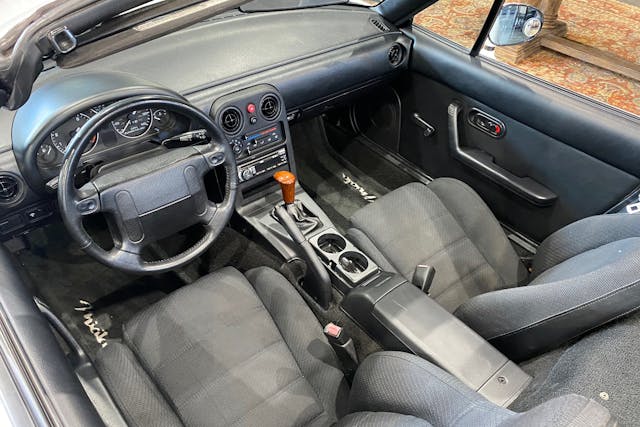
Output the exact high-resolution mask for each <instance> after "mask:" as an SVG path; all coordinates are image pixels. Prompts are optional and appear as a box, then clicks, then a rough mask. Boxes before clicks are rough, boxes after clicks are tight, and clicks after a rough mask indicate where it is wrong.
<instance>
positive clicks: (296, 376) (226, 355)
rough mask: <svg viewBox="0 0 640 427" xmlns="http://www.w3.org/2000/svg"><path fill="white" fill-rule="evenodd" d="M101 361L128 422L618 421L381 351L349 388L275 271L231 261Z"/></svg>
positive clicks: (162, 306) (574, 400) (594, 408)
mask: <svg viewBox="0 0 640 427" xmlns="http://www.w3.org/2000/svg"><path fill="white" fill-rule="evenodd" d="M96 367H97V368H98V371H99V372H100V374H101V377H102V378H103V381H104V383H105V384H106V386H107V388H108V389H109V390H110V392H111V394H112V395H113V398H114V401H115V402H116V404H117V405H118V407H119V408H120V410H121V412H122V414H123V416H124V418H125V419H126V421H127V423H128V424H130V425H133V426H179V425H188V426H256V425H259V426H261V427H268V426H302V425H306V426H328V425H335V424H336V423H337V425H339V426H356V425H357V426H376V425H377V426H383V425H384V426H428V425H438V426H444V425H456V426H467V425H469V426H471V425H473V426H476V425H496V426H497V425H501V426H510V425H523V424H524V425H554V426H561V425H578V424H579V425H593V426H604V425H612V423H613V421H612V418H611V416H610V415H609V412H608V411H607V410H606V409H605V408H603V407H602V406H600V405H599V404H597V403H596V402H594V401H592V400H589V399H586V398H584V397H581V396H577V395H568V396H563V397H560V398H556V399H554V400H551V401H549V402H547V403H544V404H542V405H540V406H538V407H536V408H534V409H531V410H529V411H528V412H524V413H515V412H512V411H510V410H508V409H504V408H501V407H499V406H496V405H494V404H492V403H490V402H488V401H487V400H485V399H484V398H482V397H481V396H480V395H478V394H477V393H475V392H474V391H472V390H471V389H469V388H467V387H466V386H465V385H463V384H462V383H460V382H458V381H457V380H456V379H455V378H452V377H451V376H450V375H448V374H447V373H445V372H444V371H442V370H440V369H439V368H437V367H435V366H433V365H432V364H430V363H428V362H426V361H425V360H422V359H420V358H418V357H416V356H413V355H410V354H406V353H399V352H380V353H375V354H373V355H372V356H370V357H369V358H367V359H366V360H365V361H364V362H363V363H362V364H361V365H360V367H359V369H358V371H357V373H356V376H355V379H354V382H353V386H352V387H351V391H349V386H348V384H347V382H346V380H345V378H344V376H343V374H342V371H341V370H340V369H339V363H338V360H337V357H336V355H335V353H334V351H333V349H332V347H331V346H330V345H329V343H328V341H327V340H326V338H325V337H324V335H323V332H322V328H321V327H320V324H319V323H318V321H317V320H316V318H315V317H314V315H313V314H312V312H311V310H310V309H309V308H308V307H307V305H306V304H305V302H304V301H303V299H302V298H301V296H300V295H299V294H298V293H297V291H296V290H295V288H293V286H292V285H291V284H290V283H289V282H287V280H286V279H285V278H284V277H283V276H282V275H280V274H279V273H277V272H276V271H274V270H271V269H269V268H258V269H254V270H251V271H249V272H247V274H246V276H244V275H242V274H241V273H240V272H239V271H237V270H235V269H233V268H230V267H228V268H224V269H222V270H220V271H217V272H215V273H212V274H209V275H207V276H205V277H202V278H201V279H200V280H198V281H197V282H195V283H193V284H191V285H189V286H186V287H184V288H181V289H180V290H178V291H176V292H174V293H173V294H172V295H170V296H168V297H167V298H165V299H164V300H162V301H160V302H158V303H157V304H155V305H153V306H151V307H149V308H147V309H146V310H144V311H143V312H141V313H139V314H138V315H136V316H135V317H134V318H133V319H132V320H130V321H129V322H128V323H127V324H126V325H125V326H124V330H123V340H122V342H115V341H114V342H111V343H109V345H107V346H106V347H104V348H102V349H101V351H100V352H99V353H98V357H97V361H96Z"/></svg>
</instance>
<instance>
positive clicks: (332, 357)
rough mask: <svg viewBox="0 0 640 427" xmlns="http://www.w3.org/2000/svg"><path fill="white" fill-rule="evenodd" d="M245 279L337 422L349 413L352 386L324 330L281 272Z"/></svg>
mask: <svg viewBox="0 0 640 427" xmlns="http://www.w3.org/2000/svg"><path fill="white" fill-rule="evenodd" d="M245 275H246V277H247V279H248V280H249V282H250V283H251V284H252V285H253V287H254V289H255V291H256V293H257V294H258V297H259V298H260V300H261V301H262V303H263V304H264V306H265V308H266V309H267V311H268V312H269V314H270V315H271V317H272V318H273V321H274V322H275V324H276V326H277V328H278V330H279V331H280V334H281V335H282V338H283V339H284V341H285V343H286V344H287V346H288V347H289V350H290V351H291V354H292V355H293V358H294V359H295V360H296V362H297V364H298V367H299V368H300V371H301V372H302V374H303V375H304V377H305V378H306V380H307V381H308V382H309V384H310V385H311V387H312V388H313V389H314V391H315V392H316V394H317V397H318V399H319V400H320V401H321V402H322V406H323V407H324V410H325V412H326V413H327V414H328V418H329V419H331V420H336V418H338V417H340V416H341V415H343V414H344V413H345V412H346V405H347V401H348V395H349V386H348V384H347V382H346V380H345V379H344V374H343V373H342V371H341V370H340V362H339V361H338V358H337V356H336V353H335V351H334V350H333V348H332V347H331V345H330V344H329V342H328V341H327V338H326V337H325V336H324V333H323V331H322V326H320V323H319V322H318V320H317V319H316V317H315V316H314V315H313V313H312V312H311V310H310V309H309V307H308V306H307V304H306V303H305V302H304V300H303V299H302V297H301V296H300V294H299V293H298V292H297V291H296V289H295V288H294V287H293V285H291V283H289V282H288V281H287V279H285V277H284V276H282V275H281V274H280V273H278V272H277V271H275V270H273V269H271V268H267V267H259V268H254V269H252V270H249V271H247V272H246V274H245Z"/></svg>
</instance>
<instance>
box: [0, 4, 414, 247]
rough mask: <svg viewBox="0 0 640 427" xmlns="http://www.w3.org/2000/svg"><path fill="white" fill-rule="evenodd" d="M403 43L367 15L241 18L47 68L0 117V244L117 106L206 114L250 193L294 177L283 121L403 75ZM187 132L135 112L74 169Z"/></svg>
mask: <svg viewBox="0 0 640 427" xmlns="http://www.w3.org/2000/svg"><path fill="white" fill-rule="evenodd" d="M411 43H412V41H411V39H410V38H408V37H407V36H405V35H404V34H403V33H402V32H401V31H399V30H398V29H397V28H395V27H394V26H393V25H391V24H390V23H388V22H385V21H384V20H383V18H382V17H380V16H379V15H378V14H376V13H375V12H373V11H371V10H369V9H367V8H361V7H353V6H329V7H320V8H313V9H302V10H289V11H279V12H265V13H241V12H239V11H237V12H234V13H229V14H225V15H224V16H221V17H215V18H212V19H209V20H207V21H204V22H201V23H199V24H196V25H194V26H192V27H189V28H186V29H184V30H180V31H177V32H175V33H171V34H168V35H165V36H163V37H160V38H158V39H155V40H152V41H150V42H147V43H144V44H142V45H139V46H135V47H132V48H129V49H126V50H123V51H121V52H118V53H115V54H113V55H110V56H108V57H106V58H103V59H100V60H97V61H94V62H91V63H89V64H86V65H82V66H79V67H73V68H62V67H61V66H56V65H55V64H54V63H50V64H49V65H48V67H47V69H46V70H45V71H44V72H43V73H41V75H40V77H39V78H38V80H37V81H36V84H35V86H34V90H33V92H32V95H31V97H30V99H29V100H28V101H27V103H26V104H25V105H24V106H22V107H21V108H20V109H19V110H17V111H15V112H12V111H7V110H0V240H6V239H8V238H10V237H12V236H14V235H17V234H20V233H23V232H25V231H28V230H29V229H31V228H33V227H36V226H38V224H40V223H41V222H42V221H43V220H44V219H46V218H48V217H51V216H52V215H54V214H55V212H56V206H55V202H56V194H55V186H52V185H48V184H50V183H51V181H52V180H55V178H56V176H57V174H58V172H59V169H60V165H61V163H62V160H63V158H64V152H65V150H66V147H67V145H68V144H69V141H70V140H71V138H72V137H73V135H74V134H75V132H77V130H78V128H79V127H80V126H82V124H84V123H86V122H87V121H88V120H89V119H90V118H91V117H93V116H94V115H95V114H96V113H97V112H99V111H100V110H101V109H102V108H105V106H107V105H109V104H111V103H113V102H116V101H118V100H121V99H125V98H128V97H132V96H149V97H158V96H163V97H172V98H174V99H175V98H180V99H183V100H186V101H188V102H190V103H191V104H193V105H194V106H196V107H197V108H199V109H201V110H202V111H203V112H206V113H208V114H209V115H210V117H211V118H212V119H214V120H215V121H216V122H217V123H218V125H219V126H220V127H221V128H222V129H223V130H224V131H225V135H226V137H227V142H228V143H229V144H231V146H232V148H233V151H234V153H235V155H236V159H237V161H238V167H239V169H238V174H239V177H240V180H241V183H240V185H241V187H243V188H244V189H245V190H246V191H250V189H251V188H252V187H254V186H255V185H257V184H259V183H260V181H261V180H262V179H264V177H265V176H266V175H267V174H266V172H270V171H271V170H273V169H274V168H290V169H292V170H293V169H294V168H295V165H294V164H293V160H292V156H291V148H290V145H289V143H290V135H289V128H288V126H289V124H290V123H293V122H296V121H299V120H304V119H305V118H307V117H313V116H316V115H319V114H322V113H324V112H325V111H327V110H328V109H331V108H334V107H335V106H337V105H342V104H347V103H349V102H350V101H351V100H353V99H354V98H356V97H357V96H359V94H361V93H363V92H364V91H371V90H375V88H376V87H377V86H378V85H381V84H385V83H386V82H388V81H389V80H390V79H393V78H396V77H397V76H399V75H401V73H402V72H403V71H404V70H406V69H407V68H408V61H409V52H410V50H411ZM250 104H251V105H253V106H254V107H253V108H255V109H256V111H255V113H254V112H251V111H249V110H248V109H247V108H248V107H249V105H250ZM230 120H231V121H230ZM192 129H194V128H193V124H191V123H189V122H188V121H186V120H185V119H184V118H182V117H179V116H176V115H174V114H172V113H171V112H168V111H163V110H162V109H158V108H153V107H150V108H148V109H140V110H137V111H131V112H129V113H128V114H126V115H124V116H122V117H118V118H116V119H114V120H113V121H111V123H108V124H106V125H105V126H103V128H102V129H100V131H99V132H98V133H97V134H96V135H95V137H94V139H93V141H92V144H91V145H90V147H89V148H88V149H87V151H86V152H85V153H84V154H83V157H82V162H83V164H85V165H98V164H105V163H109V162H111V161H115V160H118V159H120V158H123V157H127V156H129V155H132V154H135V153H138V152H141V151H145V150H150V149H153V148H157V147H158V145H159V144H162V142H163V141H164V140H166V139H168V138H171V137H172V136H175V135H178V134H181V133H184V132H185V131H189V130H192ZM283 150H284V151H283ZM34 212H35V213H34Z"/></svg>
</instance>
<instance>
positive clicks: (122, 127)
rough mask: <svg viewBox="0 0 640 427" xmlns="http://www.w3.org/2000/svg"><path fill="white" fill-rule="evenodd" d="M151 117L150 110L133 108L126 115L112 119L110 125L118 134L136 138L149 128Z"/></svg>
mask: <svg viewBox="0 0 640 427" xmlns="http://www.w3.org/2000/svg"><path fill="white" fill-rule="evenodd" d="M152 118H153V117H152V115H151V110H133V111H131V112H129V114H127V115H126V116H121V117H118V118H117V119H115V120H113V121H112V122H111V125H112V126H113V128H114V129H115V130H116V132H118V133H119V134H120V135H122V136H124V137H126V138H136V137H138V136H142V135H144V134H145V133H146V132H147V131H148V130H149V128H150V127H151V120H152Z"/></svg>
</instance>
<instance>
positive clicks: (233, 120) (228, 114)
mask: <svg viewBox="0 0 640 427" xmlns="http://www.w3.org/2000/svg"><path fill="white" fill-rule="evenodd" d="M220 122H221V123H220V125H221V126H222V130H224V131H225V132H226V133H228V134H230V135H233V134H235V133H238V131H239V130H240V129H241V128H242V113H241V112H240V110H238V109H237V108H236V107H229V108H227V109H226V110H224V111H223V112H222V114H221V115H220Z"/></svg>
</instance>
